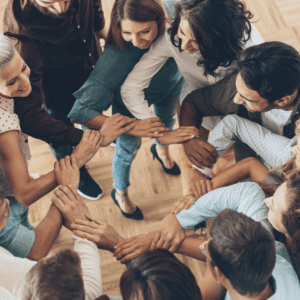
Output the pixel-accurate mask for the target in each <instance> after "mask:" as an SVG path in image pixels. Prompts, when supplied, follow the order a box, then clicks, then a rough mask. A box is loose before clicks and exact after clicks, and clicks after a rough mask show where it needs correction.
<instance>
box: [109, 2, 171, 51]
mask: <svg viewBox="0 0 300 300" xmlns="http://www.w3.org/2000/svg"><path fill="white" fill-rule="evenodd" d="M125 19H129V20H131V21H136V22H150V21H156V22H157V25H158V32H157V37H159V36H160V35H161V34H162V33H163V31H164V29H165V23H166V15H165V11H164V8H163V5H162V3H161V1H160V0H116V1H115V4H114V6H113V9H112V12H111V24H110V28H109V32H108V36H107V39H106V42H107V43H108V44H112V45H114V46H116V48H117V49H119V50H124V49H125V45H124V39H123V37H122V34H121V21H123V20H125Z"/></svg>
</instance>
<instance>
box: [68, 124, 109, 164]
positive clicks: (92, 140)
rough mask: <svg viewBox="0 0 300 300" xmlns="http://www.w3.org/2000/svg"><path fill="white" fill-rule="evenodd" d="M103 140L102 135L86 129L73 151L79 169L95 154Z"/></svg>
mask: <svg viewBox="0 0 300 300" xmlns="http://www.w3.org/2000/svg"><path fill="white" fill-rule="evenodd" d="M103 140H104V135H103V134H101V133H100V132H99V131H96V130H91V129H88V130H87V131H85V132H84V134H83V136H82V138H81V141H80V143H79V144H78V145H77V146H76V147H75V149H74V150H73V154H74V156H75V158H76V162H77V164H78V167H79V168H81V167H82V166H83V165H84V164H86V163H87V162H88V161H89V160H90V159H91V158H92V157H93V156H94V155H95V154H96V153H97V151H98V149H99V147H100V146H101V144H102V143H103Z"/></svg>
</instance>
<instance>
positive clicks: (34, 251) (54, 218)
mask: <svg viewBox="0 0 300 300" xmlns="http://www.w3.org/2000/svg"><path fill="white" fill-rule="evenodd" d="M62 222H63V218H62V215H61V213H60V212H59V210H58V209H57V208H56V207H55V205H54V204H51V206H50V209H49V211H48V213H47V215H46V217H45V218H44V219H43V220H42V221H41V223H40V224H39V225H38V226H37V227H36V228H35V230H34V232H35V235H36V237H35V242H34V244H33V247H32V248H31V251H30V252H29V255H28V258H29V259H31V260H40V259H42V258H44V257H45V256H47V254H48V252H49V250H50V249H51V247H52V245H53V244H54V242H55V240H56V238H57V236H58V234H59V232H60V229H61V226H62Z"/></svg>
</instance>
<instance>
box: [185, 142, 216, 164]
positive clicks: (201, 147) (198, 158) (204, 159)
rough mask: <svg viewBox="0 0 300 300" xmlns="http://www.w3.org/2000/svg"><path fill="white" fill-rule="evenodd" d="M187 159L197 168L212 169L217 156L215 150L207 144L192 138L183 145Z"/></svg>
mask: <svg viewBox="0 0 300 300" xmlns="http://www.w3.org/2000/svg"><path fill="white" fill-rule="evenodd" d="M183 145H184V150H185V154H186V156H187V157H188V159H189V160H190V161H191V163H193V164H194V165H196V166H197V167H199V168H204V167H208V168H212V167H213V165H212V164H213V163H215V162H216V157H217V156H218V153H217V150H216V149H215V148H214V147H213V146H212V145H211V144H209V143H208V142H206V141H204V140H202V139H199V138H194V139H191V140H189V141H187V142H184V143H183Z"/></svg>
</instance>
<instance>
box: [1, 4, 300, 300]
mask: <svg viewBox="0 0 300 300" xmlns="http://www.w3.org/2000/svg"><path fill="white" fill-rule="evenodd" d="M106 18H107V16H106ZM252 18H253V14H252V13H251V12H250V11H249V10H247V8H246V5H245V3H243V1H241V0H177V1H176V0H165V1H161V0H143V1H141V0H115V2H114V5H113V8H112V12H111V18H110V28H109V32H108V35H107V36H106V37H103V30H102V29H103V27H104V17H103V11H102V7H101V1H100V0H93V1H92V0H64V1H62V0H48V1H42V0H9V1H8V3H7V6H6V10H5V13H4V19H3V33H4V34H3V35H1V36H0V167H1V168H0V274H1V278H0V298H1V299H41V300H42V299H45V300H46V299H50V298H51V299H57V300H59V299H61V300H62V299H78V300H82V299H91V300H94V299H102V300H104V299H111V300H113V299H122V298H123V299H125V300H134V299H144V300H148V299H174V300H176V299H194V300H195V299H199V300H200V299H203V300H206V299H207V300H209V299H263V300H264V299H274V300H279V299H295V300H296V299H298V298H299V295H300V282H299V278H300V264H299V258H300V255H299V253H300V121H299V120H298V119H299V113H300V93H299V89H300V55H299V53H298V52H297V51H296V50H295V49H294V48H293V47H292V46H290V45H287V44H285V43H281V42H278V41H272V42H264V41H263V39H262V37H261V36H260V34H259V32H258V30H257V29H256V28H255V26H254V25H253V24H251V23H250V22H251V19H252ZM106 21H107V20H106ZM99 38H105V47H104V50H103V49H101V47H100V43H99ZM152 105H153V109H152V108H151V107H150V106H152ZM110 106H112V116H111V117H109V116H106V115H105V114H103V112H104V111H105V110H106V109H107V108H108V107H110ZM177 116H178V118H179V127H178V128H176V129H174V125H175V123H176V120H177ZM74 123H75V124H80V127H79V128H78V126H77V127H75V126H74ZM28 135H29V136H33V137H35V138H38V139H41V140H43V141H46V142H47V143H48V144H49V146H50V149H51V151H52V153H53V155H54V156H55V158H56V159H57V161H56V162H55V164H54V168H53V171H51V172H49V173H48V174H45V175H43V176H41V177H39V178H32V177H31V176H30V174H29V171H28V164H29V161H30V149H29V145H28ZM142 137H150V138H153V139H154V144H153V145H152V146H151V148H150V149H149V150H150V151H149V154H150V153H151V154H152V155H153V158H156V159H157V160H158V162H160V164H161V166H162V168H163V171H164V172H165V173H167V174H168V176H169V175H171V176H176V175H179V174H180V173H181V170H180V168H179V166H178V165H177V164H176V162H175V161H174V160H173V158H172V157H171V156H170V153H169V145H171V144H182V145H183V147H182V148H183V149H184V151H182V158H183V160H185V161H187V162H188V163H187V165H188V167H187V166H182V167H184V168H189V170H188V172H189V184H190V189H189V190H190V192H189V193H188V194H187V195H184V196H183V197H181V195H178V200H177V201H176V202H175V203H174V205H173V207H172V208H170V214H168V215H167V216H166V217H165V218H164V219H163V220H162V223H161V225H160V227H159V229H158V230H157V231H156V232H155V233H152V234H147V235H138V236H133V237H131V238H123V237H122V236H121V235H120V234H119V233H118V232H116V230H115V229H114V228H113V227H112V226H111V225H109V224H106V223H104V222H102V220H99V219H98V218H97V217H95V216H92V215H91V213H90V211H89V210H88V208H87V206H86V204H85V203H84V202H83V200H82V198H81V196H83V197H85V198H86V199H89V200H98V199H99V198H100V197H101V196H102V194H103V190H102V188H101V186H100V184H99V183H97V182H96V181H95V180H94V179H93V178H92V177H91V176H90V174H89V173H88V171H87V169H86V167H85V164H86V163H87V162H88V161H89V160H90V159H91V158H92V157H93V156H94V155H95V154H96V153H97V151H98V150H99V148H100V147H107V146H109V145H111V143H113V142H115V144H116V148H115V151H114V157H113V161H112V174H113V188H112V190H111V197H112V201H114V203H115V204H116V205H117V206H118V207H119V209H120V212H121V213H122V215H123V216H124V217H126V218H129V219H134V220H137V222H138V221H139V220H142V219H143V213H147V212H142V211H141V210H140V208H139V207H138V206H137V205H135V203H134V199H133V201H131V198H130V197H129V194H128V189H129V186H130V181H129V178H130V169H131V164H132V162H133V160H134V158H135V156H136V154H137V151H138V150H139V148H140V146H141V141H142ZM232 149H234V150H232ZM230 151H231V152H230ZM225 153H229V155H230V153H231V154H233V153H234V156H235V161H236V162H235V163H234V164H231V165H230V166H228V167H226V168H223V169H222V170H218V172H213V171H212V169H213V167H214V165H215V164H216V163H217V161H218V160H219V158H221V157H222V156H223V155H224V154H225ZM166 176H167V175H166ZM134 184H137V183H134ZM54 189H55V191H54V193H53V197H52V204H51V206H50V208H49V211H48V213H47V215H46V216H45V218H44V219H43V220H42V221H41V222H40V224H39V225H38V226H37V227H34V226H32V225H31V224H30V223H29V221H28V218H27V215H28V207H29V206H30V205H31V204H33V203H34V202H36V201H38V200H39V199H40V198H41V197H43V196H44V195H46V194H48V193H49V192H51V191H52V190H54ZM99 205H101V202H99ZM211 218H215V219H214V220H213V221H212V223H211V222H207V223H205V222H206V221H207V220H210V219H211ZM209 224H210V225H209ZM205 225H206V226H207V229H208V231H209V232H208V233H209V238H208V239H204V238H199V235H192V236H191V235H188V236H187V235H186V229H188V228H192V229H194V230H195V231H196V230H197V229H198V228H199V227H203V226H205ZM62 226H65V227H66V228H68V229H69V230H70V231H72V238H73V240H74V251H73V250H69V249H64V250H61V251H59V252H58V253H56V254H55V255H52V256H48V257H47V255H48V253H49V251H50V249H51V247H52V246H53V244H54V243H55V240H56V238H57V237H58V235H59V232H60V229H61V227H62ZM98 249H104V250H108V251H111V252H113V255H114V256H115V257H116V259H117V260H120V262H121V263H125V264H126V266H127V270H126V271H125V272H124V274H123V275H122V277H121V280H120V290H121V294H122V296H106V295H103V287H102V278H101V269H100V256H99V252H98ZM172 253H180V254H183V255H187V256H190V257H193V258H196V259H198V260H201V261H206V262H207V268H206V271H205V274H204V275H203V279H202V280H201V281H200V282H198V283H197V282H196V280H195V277H194V275H193V274H192V272H191V271H190V270H189V268H188V267H187V266H185V265H184V264H183V263H181V262H180V261H178V260H177V258H176V257H175V256H174V255H173V254H172Z"/></svg>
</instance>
